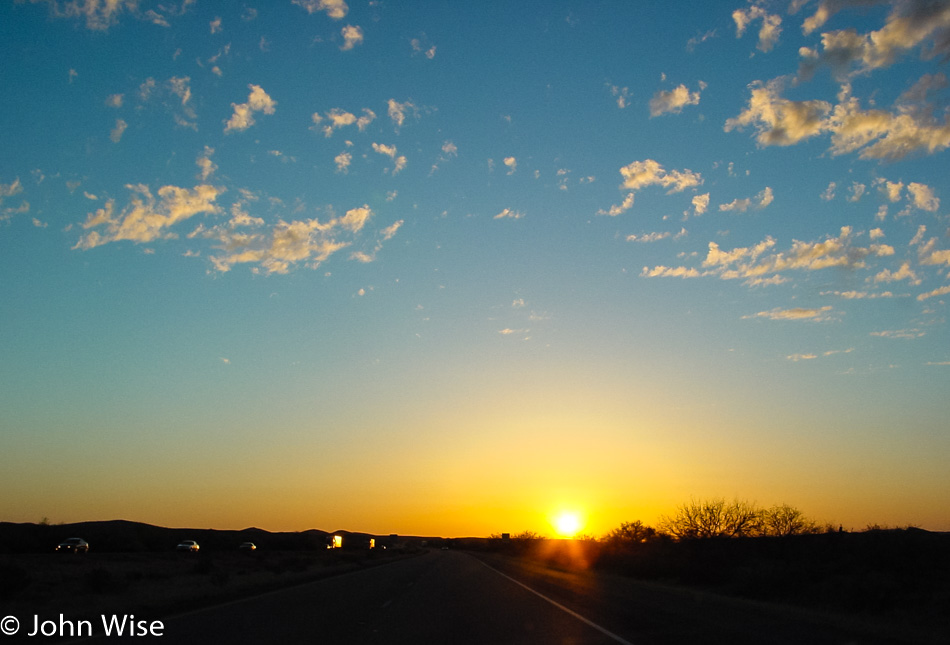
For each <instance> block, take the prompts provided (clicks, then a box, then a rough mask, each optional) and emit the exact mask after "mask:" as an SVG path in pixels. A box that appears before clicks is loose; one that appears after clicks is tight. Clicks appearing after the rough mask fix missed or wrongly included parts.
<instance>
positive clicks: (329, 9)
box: [255, 0, 350, 20]
mask: <svg viewBox="0 0 950 645" xmlns="http://www.w3.org/2000/svg"><path fill="white" fill-rule="evenodd" d="M292 2H293V3H294V4H295V5H297V6H298V7H303V8H304V9H306V10H307V13H310V14H313V13H317V12H318V11H323V12H325V13H326V14H327V15H328V16H329V17H330V18H333V19H334V20H340V19H342V18H345V17H346V14H347V12H348V11H349V10H350V8H349V7H348V6H347V5H346V2H344V0H292ZM255 15H256V12H255Z"/></svg>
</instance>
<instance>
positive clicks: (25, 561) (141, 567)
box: [0, 551, 398, 620]
mask: <svg viewBox="0 0 950 645" xmlns="http://www.w3.org/2000/svg"><path fill="white" fill-rule="evenodd" d="M392 557H398V556H397V555H395V554H389V555H387V554H385V553H380V552H366V551H359V552H357V551H354V552H345V551H344V552H339V551H311V552H269V553H264V552H261V551H258V552H255V553H239V552H234V553H201V554H186V553H172V552H168V553H114V554H112V553H94V552H93V553H89V554H86V555H66V554H55V553H53V554H21V555H2V556H0V602H2V604H3V605H4V611H6V612H7V613H8V614H12V615H15V616H20V617H21V620H23V619H25V618H26V617H27V616H29V617H32V616H33V615H39V616H40V617H41V619H42V618H46V617H49V618H55V617H57V616H59V614H63V615H64V616H65V617H66V618H68V619H69V620H79V619H87V618H97V617H98V616H99V615H101V614H127V613H134V614H138V615H140V616H147V617H148V618H149V619H153V618H161V617H163V616H168V615H171V614H174V613H177V612H180V611H185V610H188V609H193V608H195V607H199V606H203V605H210V604H214V603H217V602H221V601H225V600H229V599H232V598H237V597H241V596H247V595H252V594H254V593H258V592H263V591H267V590H270V589H275V588H278V587H283V586H288V585H293V584H298V583H301V582H305V581H308V580H313V579H316V578H320V577H325V576H329V575H333V574H335V573H340V572H343V571H348V570H352V569H356V568H361V567H365V566H371V565H373V564H375V563H377V562H382V561H385V560H386V559H390V558H392Z"/></svg>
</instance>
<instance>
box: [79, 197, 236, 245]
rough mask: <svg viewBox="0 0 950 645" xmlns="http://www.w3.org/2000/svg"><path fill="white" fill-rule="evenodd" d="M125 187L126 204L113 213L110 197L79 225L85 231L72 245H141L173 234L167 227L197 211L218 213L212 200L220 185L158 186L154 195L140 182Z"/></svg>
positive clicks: (113, 206) (167, 237) (195, 213)
mask: <svg viewBox="0 0 950 645" xmlns="http://www.w3.org/2000/svg"><path fill="white" fill-rule="evenodd" d="M127 188H128V189H129V190H130V191H132V197H131V199H130V203H129V205H128V206H127V207H126V208H124V209H123V210H122V211H121V212H118V213H116V212H115V201H114V200H111V199H110V200H109V201H108V202H106V205H105V206H103V207H102V208H100V209H98V210H97V211H95V212H93V213H89V215H88V216H87V217H86V221H85V222H84V223H83V225H82V227H83V228H84V229H85V230H87V231H89V232H88V233H86V234H84V235H82V236H81V237H80V238H79V241H78V242H77V243H76V245H75V246H74V247H73V248H75V249H83V250H87V249H92V248H95V247H97V246H102V245H103V244H108V243H109V242H118V241H121V240H128V241H131V242H135V243H139V244H141V243H145V242H152V241H154V240H158V239H169V238H174V237H177V234H176V233H175V232H173V231H172V230H171V228H172V227H173V226H175V225H176V224H178V223H179V222H182V221H184V220H186V219H188V218H190V217H192V216H194V215H198V214H200V213H207V214H215V213H219V212H221V208H220V207H219V206H218V205H217V204H216V203H215V201H216V200H217V198H218V196H219V195H220V194H221V193H223V192H224V189H223V188H217V187H215V186H211V185H209V184H201V185H199V186H195V187H194V188H193V189H187V188H179V187H177V186H162V187H161V188H159V189H158V197H155V196H154V195H152V192H151V190H150V189H149V187H148V186H145V185H143V184H137V185H129V186H127Z"/></svg>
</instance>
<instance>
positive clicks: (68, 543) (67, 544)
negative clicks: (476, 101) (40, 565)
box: [56, 537, 89, 553]
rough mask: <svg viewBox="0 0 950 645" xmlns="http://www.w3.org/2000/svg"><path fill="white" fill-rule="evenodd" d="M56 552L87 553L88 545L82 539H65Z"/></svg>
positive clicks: (57, 546)
mask: <svg viewBox="0 0 950 645" xmlns="http://www.w3.org/2000/svg"><path fill="white" fill-rule="evenodd" d="M56 550H57V551H58V552H60V553H89V543H88V542H86V541H85V540H84V539H82V538H78V537H71V538H66V539H65V540H63V541H62V542H60V543H59V544H58V545H56Z"/></svg>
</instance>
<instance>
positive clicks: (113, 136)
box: [109, 119, 129, 143]
mask: <svg viewBox="0 0 950 645" xmlns="http://www.w3.org/2000/svg"><path fill="white" fill-rule="evenodd" d="M128 127H129V124H128V123H126V122H125V121H123V120H122V119H116V120H115V127H114V128H112V132H110V133H109V139H110V140H112V143H119V141H120V140H121V139H122V134H123V133H124V132H125V129H126V128H128Z"/></svg>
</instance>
